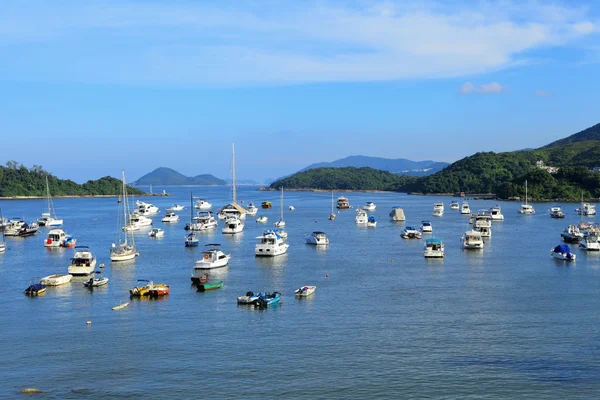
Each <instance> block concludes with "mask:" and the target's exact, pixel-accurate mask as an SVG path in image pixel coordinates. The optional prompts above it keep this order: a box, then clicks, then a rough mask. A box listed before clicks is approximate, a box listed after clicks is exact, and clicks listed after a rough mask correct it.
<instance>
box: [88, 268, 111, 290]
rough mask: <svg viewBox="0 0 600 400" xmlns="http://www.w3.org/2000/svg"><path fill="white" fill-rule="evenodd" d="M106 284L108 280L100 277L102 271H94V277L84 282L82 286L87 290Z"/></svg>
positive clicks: (102, 276)
mask: <svg viewBox="0 0 600 400" xmlns="http://www.w3.org/2000/svg"><path fill="white" fill-rule="evenodd" d="M107 283H108V278H107V277H105V276H104V275H102V271H96V275H95V276H93V277H91V278H90V279H89V280H87V281H85V282H84V283H83V285H84V286H85V287H87V288H90V289H92V288H95V287H99V286H104V285H106V284H107Z"/></svg>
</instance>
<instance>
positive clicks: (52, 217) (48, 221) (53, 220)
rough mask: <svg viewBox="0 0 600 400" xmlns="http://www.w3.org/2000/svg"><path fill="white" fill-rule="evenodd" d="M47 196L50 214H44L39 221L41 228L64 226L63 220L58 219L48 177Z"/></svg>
mask: <svg viewBox="0 0 600 400" xmlns="http://www.w3.org/2000/svg"><path fill="white" fill-rule="evenodd" d="M46 196H47V197H48V212H44V213H42V216H41V217H40V218H39V219H38V220H37V223H38V225H39V226H47V227H57V226H61V225H62V224H63V220H62V219H58V218H57V217H56V211H55V210H54V203H53V202H52V197H51V196H50V186H49V185H48V176H46Z"/></svg>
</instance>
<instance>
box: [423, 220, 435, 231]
mask: <svg viewBox="0 0 600 400" xmlns="http://www.w3.org/2000/svg"><path fill="white" fill-rule="evenodd" d="M421 232H423V233H433V226H431V222H429V221H421Z"/></svg>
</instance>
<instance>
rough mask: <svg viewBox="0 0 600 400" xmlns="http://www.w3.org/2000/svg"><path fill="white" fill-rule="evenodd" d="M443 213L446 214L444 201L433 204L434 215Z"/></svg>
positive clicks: (438, 215) (437, 215)
mask: <svg viewBox="0 0 600 400" xmlns="http://www.w3.org/2000/svg"><path fill="white" fill-rule="evenodd" d="M442 215H444V203H442V202H437V203H434V204H433V216H434V217H441V216H442Z"/></svg>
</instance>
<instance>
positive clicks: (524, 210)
mask: <svg viewBox="0 0 600 400" xmlns="http://www.w3.org/2000/svg"><path fill="white" fill-rule="evenodd" d="M519 213H521V214H529V215H530V214H535V209H534V208H533V206H532V205H531V204H529V203H528V202H527V181H525V204H521V208H520V209H519Z"/></svg>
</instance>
